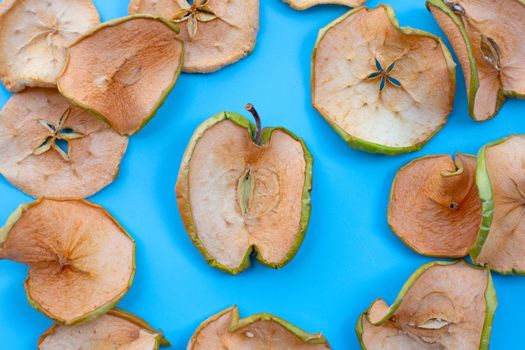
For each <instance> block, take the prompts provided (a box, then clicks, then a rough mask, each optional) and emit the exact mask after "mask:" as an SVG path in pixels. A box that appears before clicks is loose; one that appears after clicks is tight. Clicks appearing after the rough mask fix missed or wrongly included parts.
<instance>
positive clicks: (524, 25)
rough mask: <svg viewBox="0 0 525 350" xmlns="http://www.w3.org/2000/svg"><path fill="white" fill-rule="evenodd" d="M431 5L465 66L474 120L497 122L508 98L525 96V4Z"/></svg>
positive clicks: (453, 1) (485, 0) (433, 1)
mask: <svg viewBox="0 0 525 350" xmlns="http://www.w3.org/2000/svg"><path fill="white" fill-rule="evenodd" d="M447 4H448V5H447ZM427 6H428V8H429V9H430V11H431V12H432V14H433V15H434V17H435V19H436V20H437V22H438V23H439V26H440V27H441V29H442V30H443V32H445V34H446V35H447V37H448V39H449V41H450V43H451V44H452V47H453V48H454V51H455V52H456V55H457V57H458V59H459V62H460V63H461V66H462V68H463V74H464V75H465V81H466V85H467V94H468V96H469V112H470V115H471V116H472V117H473V118H474V119H475V120H478V121H484V120H487V119H490V118H492V117H494V116H495V115H496V114H497V113H498V111H499V109H500V108H501V106H502V104H503V103H504V102H505V100H506V98H507V97H525V42H524V41H523V39H522V37H523V32H524V31H525V3H524V2H523V1H521V0H498V1H493V0H448V1H443V0H428V1H427Z"/></svg>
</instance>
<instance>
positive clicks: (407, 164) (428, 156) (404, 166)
mask: <svg viewBox="0 0 525 350" xmlns="http://www.w3.org/2000/svg"><path fill="white" fill-rule="evenodd" d="M457 154H461V155H463V156H466V157H471V158H474V159H476V156H473V155H471V154H465V153H456V156H457ZM445 155H446V154H433V155H427V156H423V157H419V158H416V159H413V160H411V161H410V162H408V163H406V164H405V165H403V166H402V167H401V168H399V170H398V171H397V173H396V175H395V177H394V180H393V181H392V187H391V188H390V194H389V196H388V208H387V223H388V227H389V228H390V230H391V231H392V232H393V233H394V234H395V235H396V237H397V238H399V239H400V240H401V241H402V242H403V243H404V244H405V245H406V246H407V247H409V248H410V249H412V250H413V251H414V252H416V253H418V254H420V255H424V256H428V257H431V258H444V259H448V258H451V259H459V258H463V257H465V256H466V255H464V256H457V255H456V256H444V255H440V254H427V253H423V252H421V251H419V250H418V249H417V248H416V247H415V246H413V245H412V244H411V243H410V242H408V241H407V240H405V238H404V237H402V236H401V235H400V234H398V233H397V232H396V230H395V229H394V227H393V226H392V225H391V224H390V220H389V218H390V213H391V210H392V197H393V195H394V187H395V185H396V181H397V177H398V175H399V173H400V172H401V171H402V170H403V169H405V168H408V167H409V166H411V165H412V164H414V163H415V162H417V161H420V160H423V159H428V158H437V157H442V156H445Z"/></svg>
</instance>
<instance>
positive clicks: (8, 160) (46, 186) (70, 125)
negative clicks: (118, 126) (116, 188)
mask: <svg viewBox="0 0 525 350" xmlns="http://www.w3.org/2000/svg"><path fill="white" fill-rule="evenodd" d="M127 145H128V138H127V137H125V136H120V135H119V134H117V133H116V132H114V131H113V130H112V129H111V128H110V127H109V126H107V125H106V124H105V123H103V122H102V121H100V120H97V119H95V118H93V116H92V115H90V114H89V113H88V112H86V111H84V110H81V109H79V108H77V107H73V106H71V105H70V104H69V103H68V101H67V100H66V99H65V98H64V97H62V96H61V95H60V94H59V93H58V91H57V90H56V89H45V88H29V89H27V90H25V91H23V92H20V93H18V94H15V95H13V96H12V97H11V98H10V99H9V101H8V102H7V104H6V105H5V106H4V108H3V110H2V111H1V112H0V150H1V151H0V174H2V175H3V176H4V177H5V178H6V179H7V180H8V181H9V182H10V183H11V184H13V185H14V186H16V187H18V188H19V189H21V190H22V191H23V192H25V193H27V194H29V195H31V196H33V197H54V198H63V199H64V198H85V197H89V196H91V195H93V194H95V193H96V192H98V191H100V190H101V189H102V188H104V187H105V186H107V185H108V184H110V183H111V182H112V181H113V180H114V179H115V177H116V176H117V174H118V171H119V166H120V162H121V160H122V157H123V155H124V153H125V152H126V148H127Z"/></svg>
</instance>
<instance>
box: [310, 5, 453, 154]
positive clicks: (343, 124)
mask: <svg viewBox="0 0 525 350" xmlns="http://www.w3.org/2000/svg"><path fill="white" fill-rule="evenodd" d="M454 94H455V64H454V62H453V60H452V58H451V56H450V53H449V51H448V50H447V48H446V47H445V46H444V45H443V43H442V42H441V40H440V39H439V38H437V37H435V36H433V35H432V34H429V33H426V32H423V31H420V30H416V29H412V28H409V27H399V24H398V22H397V19H396V18H395V15H394V11H393V10H392V9H391V8H390V7H389V6H387V5H381V6H379V7H377V8H375V9H367V8H365V7H360V8H357V9H355V10H352V11H350V12H348V13H347V14H346V15H344V16H343V17H341V18H339V19H337V20H336V21H334V22H332V23H331V24H329V25H328V26H327V27H325V28H323V29H322V30H321V31H320V32H319V37H318V39H317V43H316V46H315V50H314V54H313V66H312V101H313V105H314V107H315V108H316V109H317V110H318V111H319V112H320V113H321V115H322V116H323V117H324V118H325V119H326V120H327V121H328V123H329V124H330V125H331V126H332V128H334V130H335V131H336V132H337V133H338V134H339V135H340V136H341V137H342V138H343V139H344V140H345V141H346V142H348V143H349V144H350V145H351V146H353V147H355V148H358V149H362V150H366V151H369V152H378V153H385V154H399V153H404V152H411V151H415V150H418V149H420V148H421V147H423V145H424V144H425V143H426V142H427V141H428V140H429V139H430V138H432V136H434V134H435V133H436V132H438V131H439V130H440V129H441V128H442V127H443V125H444V124H445V122H446V120H447V116H448V114H449V113H450V112H451V111H452V105H453V100H454Z"/></svg>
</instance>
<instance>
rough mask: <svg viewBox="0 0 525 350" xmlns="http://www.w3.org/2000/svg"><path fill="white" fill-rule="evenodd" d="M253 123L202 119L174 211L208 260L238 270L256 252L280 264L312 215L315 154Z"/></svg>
mask: <svg viewBox="0 0 525 350" xmlns="http://www.w3.org/2000/svg"><path fill="white" fill-rule="evenodd" d="M248 107H249V109H250V111H251V112H252V113H254V116H255V118H256V121H257V128H256V127H254V126H253V124H251V123H250V122H249V121H248V120H247V119H245V118H244V117H242V116H241V115H238V114H236V113H226V112H224V113H220V114H218V115H216V116H214V117H212V118H210V119H208V120H207V121H205V122H204V123H203V124H202V125H201V126H200V127H199V128H198V129H197V130H196V131H195V133H194V135H193V138H192V139H191V141H190V144H189V146H188V148H187V149H186V153H185V155H184V159H183V161H182V165H181V168H180V172H179V178H178V180H177V187H176V194H177V201H178V205H179V211H180V214H181V216H182V220H183V222H184V225H185V227H186V231H187V232H188V234H189V236H190V238H191V239H192V241H193V243H194V245H195V246H196V247H197V248H198V249H199V250H200V251H201V252H202V254H203V255H204V256H205V258H206V260H207V261H208V263H209V264H210V265H212V266H215V267H217V268H220V269H222V270H224V271H226V272H229V273H232V274H237V273H239V272H241V271H243V270H244V269H246V268H247V267H248V266H249V265H250V255H251V253H252V251H254V252H255V253H256V255H257V260H259V262H261V263H262V264H264V265H267V266H270V267H273V268H280V267H282V266H284V265H285V264H287V263H288V262H289V261H290V260H291V259H292V258H293V256H294V255H295V253H296V252H297V250H298V249H299V246H300V245H301V243H302V241H303V238H304V235H305V233H306V229H307V227H308V221H309V219H310V191H311V185H312V163H313V159H312V156H311V154H310V152H309V151H308V149H307V148H306V145H305V144H304V143H303V141H302V140H301V139H299V138H298V137H296V136H295V135H293V134H292V133H290V132H289V131H288V130H286V129H284V128H265V129H261V123H260V119H259V117H258V115H257V113H256V112H255V110H254V109H253V107H252V106H251V105H249V106H248Z"/></svg>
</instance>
